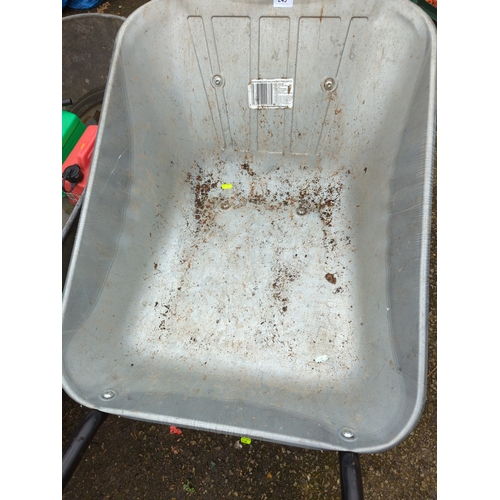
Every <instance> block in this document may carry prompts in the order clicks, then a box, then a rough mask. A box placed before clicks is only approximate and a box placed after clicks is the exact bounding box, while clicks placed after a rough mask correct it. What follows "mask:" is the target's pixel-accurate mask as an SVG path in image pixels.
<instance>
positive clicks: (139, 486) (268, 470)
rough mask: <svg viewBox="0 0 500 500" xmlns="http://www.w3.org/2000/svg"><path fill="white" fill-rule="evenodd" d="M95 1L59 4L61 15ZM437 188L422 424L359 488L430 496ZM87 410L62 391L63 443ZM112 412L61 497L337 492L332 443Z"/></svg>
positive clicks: (377, 495)
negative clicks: (320, 447)
mask: <svg viewBox="0 0 500 500" xmlns="http://www.w3.org/2000/svg"><path fill="white" fill-rule="evenodd" d="M108 3H109V7H108V8H107V9H105V10H104V12H105V13H106V14H116V15H122V16H128V15H129V14H130V13H131V12H133V11H134V10H135V9H136V8H138V7H140V6H141V5H142V4H144V3H146V2H145V1H144V0H119V1H116V0H110V1H109V2H108ZM97 10H98V9H91V10H87V11H77V10H72V9H65V11H63V16H67V15H72V14H79V13H84V12H97ZM436 229H437V222H436V189H434V200H433V215H432V243H431V265H430V296H429V299H430V301H429V305H430V313H429V375H428V389H427V401H426V405H425V409H424V412H423V414H422V417H421V419H420V421H419V424H418V425H417V427H416V428H415V430H414V431H413V433H412V434H411V436H410V437H409V438H408V439H406V440H405V441H404V442H403V443H401V444H400V445H399V446H397V447H396V448H394V449H392V450H389V451H387V452H385V453H380V454H376V455H362V456H361V457H360V462H361V469H362V475H363V486H364V491H365V498H366V499H367V500H375V499H384V500H390V499H403V498H404V499H405V500H412V499H415V500H417V499H418V500H426V499H429V500H430V499H435V498H437V489H436V488H437V472H436V455H437V450H436V447H437V352H436V351H437V343H436V333H437V332H436V320H437V314H436V299H437V293H436V267H437V264H436V253H437V248H436ZM87 412H88V410H87V409H86V408H83V407H81V406H80V405H79V404H77V403H75V402H74V401H73V400H72V399H71V398H69V397H68V396H67V395H66V394H65V393H63V398H62V417H63V419H62V427H63V431H62V434H63V435H62V438H63V439H62V443H63V448H64V446H65V445H66V444H67V443H68V441H69V440H70V438H71V436H72V434H73V432H74V431H75V430H76V428H77V427H78V425H79V424H80V422H81V420H82V419H83V418H84V417H85V415H86V414H87ZM182 431H183V433H182V435H177V434H170V432H169V427H168V426H163V425H153V424H150V423H144V422H136V421H133V420H129V419H123V418H119V417H116V416H112V415H111V416H109V417H108V418H107V420H106V421H105V422H104V424H103V425H102V427H101V428H100V430H99V432H98V433H97V435H96V436H95V438H94V440H93V441H92V443H91V445H90V446H89V449H88V450H87V452H86V454H85V455H84V457H83V459H82V461H81V463H80V465H79V466H78V468H77V469H76V471H75V473H74V475H73V477H72V478H71V480H70V482H69V483H68V485H67V487H66V489H65V491H64V493H63V500H82V499H85V500H87V499H88V500H99V499H108V498H109V499H116V500H121V499H124V500H125V499H127V500H128V499H144V498H147V499H167V500H170V499H193V500H194V499H196V498H205V499H229V498H245V499H255V500H257V499H262V500H264V499H290V500H298V499H311V500H313V499H314V500H317V499H320V498H325V499H326V498H328V499H340V498H341V496H340V495H341V494H340V479H339V471H338V459H337V456H336V454H335V453H332V452H322V451H313V450H306V449H301V448H294V447H290V446H281V445H277V444H271V443H265V442H259V441H252V444H251V445H242V447H241V448H240V447H235V443H236V442H237V441H238V439H237V438H236V437H234V436H224V435H220V434H211V433H207V432H198V431H192V430H189V429H182Z"/></svg>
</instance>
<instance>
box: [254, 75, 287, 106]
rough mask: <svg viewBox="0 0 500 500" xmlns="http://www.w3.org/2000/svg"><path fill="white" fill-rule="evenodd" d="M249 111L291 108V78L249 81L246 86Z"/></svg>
mask: <svg viewBox="0 0 500 500" xmlns="http://www.w3.org/2000/svg"><path fill="white" fill-rule="evenodd" d="M248 105H249V106H250V109H276V108H292V107H293V78H288V79H284V78H278V79H273V80H250V83H249V84H248Z"/></svg>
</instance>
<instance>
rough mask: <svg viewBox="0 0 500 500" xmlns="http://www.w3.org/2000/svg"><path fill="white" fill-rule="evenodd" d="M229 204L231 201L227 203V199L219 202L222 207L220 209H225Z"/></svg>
mask: <svg viewBox="0 0 500 500" xmlns="http://www.w3.org/2000/svg"><path fill="white" fill-rule="evenodd" d="M230 206H231V203H229V202H228V201H223V202H222V203H221V204H220V207H221V208H222V210H227V209H228V208H229V207H230Z"/></svg>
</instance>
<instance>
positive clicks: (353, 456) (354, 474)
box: [339, 451, 364, 500]
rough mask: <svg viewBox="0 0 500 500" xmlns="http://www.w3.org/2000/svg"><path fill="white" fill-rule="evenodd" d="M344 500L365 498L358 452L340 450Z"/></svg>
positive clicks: (341, 483)
mask: <svg viewBox="0 0 500 500" xmlns="http://www.w3.org/2000/svg"><path fill="white" fill-rule="evenodd" d="M339 465H340V487H341V489H342V500H363V499H364V495H363V482H362V480H361V467H360V465H359V456H358V454H357V453H351V452H347V451H339Z"/></svg>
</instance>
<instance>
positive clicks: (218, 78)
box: [212, 75, 224, 87]
mask: <svg viewBox="0 0 500 500" xmlns="http://www.w3.org/2000/svg"><path fill="white" fill-rule="evenodd" d="M212 84H213V86H214V87H222V85H224V78H222V76H220V75H214V77H213V78H212Z"/></svg>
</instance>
